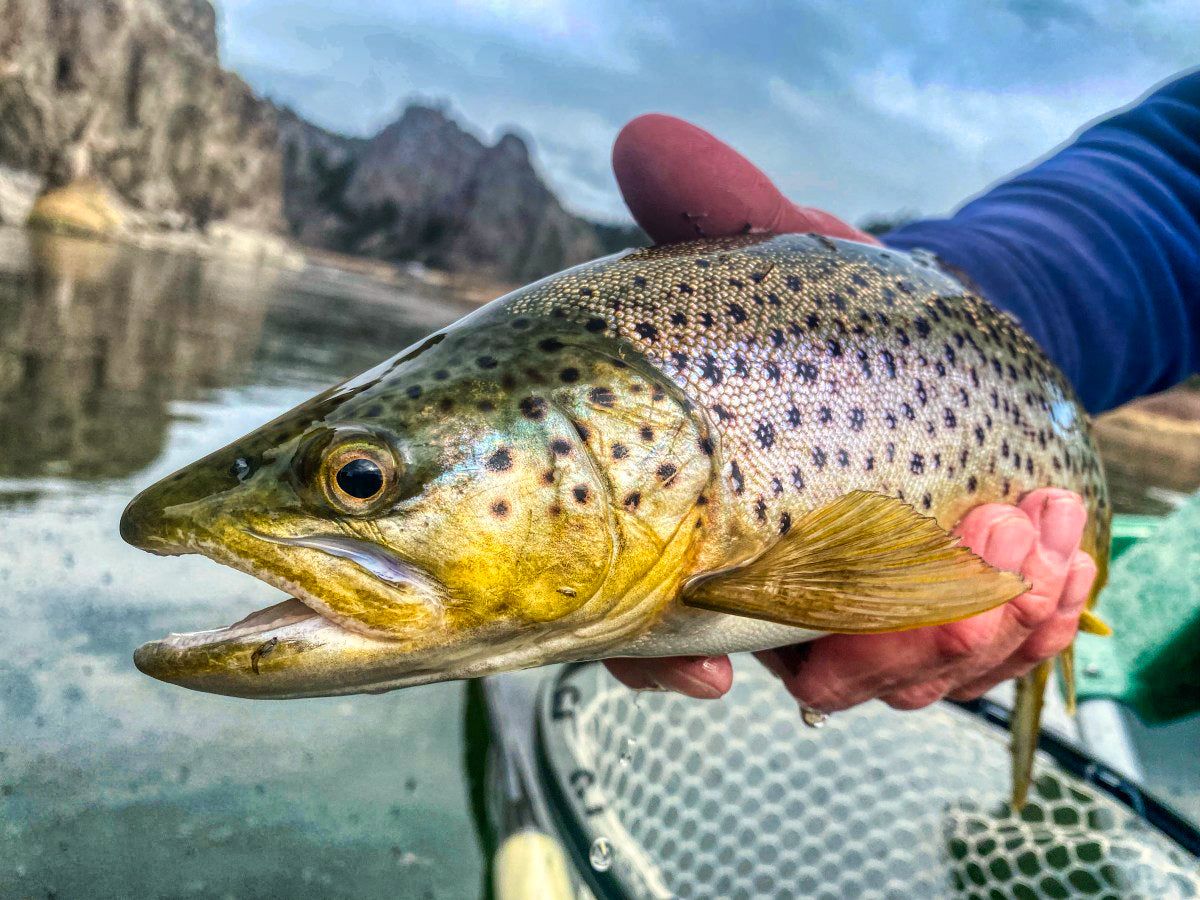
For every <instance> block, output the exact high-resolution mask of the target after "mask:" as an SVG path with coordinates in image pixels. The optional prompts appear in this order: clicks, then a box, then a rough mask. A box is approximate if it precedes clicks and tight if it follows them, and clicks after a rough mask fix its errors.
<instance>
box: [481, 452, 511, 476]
mask: <svg viewBox="0 0 1200 900" xmlns="http://www.w3.org/2000/svg"><path fill="white" fill-rule="evenodd" d="M512 464H513V463H512V454H511V453H510V452H509V451H508V450H505V449H500V450H497V451H496V452H495V453H493V454H492V455H491V456H489V457H488V458H487V462H486V463H484V465H486V466H487V467H488V468H489V469H490V470H491V471H493V472H507V471H508V470H509V469H511V468H512Z"/></svg>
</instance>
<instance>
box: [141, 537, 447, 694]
mask: <svg viewBox="0 0 1200 900" xmlns="http://www.w3.org/2000/svg"><path fill="white" fill-rule="evenodd" d="M243 533H244V534H245V535H246V536H249V537H252V538H255V539H257V542H261V544H262V545H265V546H267V547H270V546H275V547H278V546H279V545H292V546H299V547H302V548H308V549H312V550H317V551H319V552H323V553H327V554H328V555H330V556H333V557H337V558H340V559H342V560H345V561H346V564H348V565H349V566H350V567H351V568H356V569H364V570H366V572H368V573H370V574H371V575H373V576H375V577H378V573H377V572H374V571H372V569H371V568H370V565H369V564H370V563H372V562H373V563H374V564H375V567H376V568H378V567H379V566H383V565H385V564H387V565H388V568H387V569H386V572H387V573H388V574H389V575H390V576H391V577H390V578H389V579H388V580H390V581H392V583H393V584H411V585H412V586H413V587H416V588H417V589H418V590H429V589H430V588H431V586H432V584H433V581H432V579H430V578H429V577H428V576H427V575H425V574H424V573H422V572H420V571H419V570H417V569H416V567H414V566H411V565H408V564H402V563H400V561H399V560H396V559H395V558H393V557H391V556H390V554H386V552H385V551H382V550H380V549H379V548H376V551H375V554H374V555H373V556H371V555H364V554H369V552H370V551H371V548H372V547H374V545H370V544H369V543H368V542H366V541H361V542H356V541H355V540H354V539H351V538H343V537H333V536H312V537H298V538H277V537H269V536H267V535H263V534H259V533H255V532H250V531H245V532H243ZM331 548H332V549H331ZM339 551H340V552H339ZM154 552H157V553H163V554H170V555H182V554H191V553H198V554H200V555H203V556H206V557H208V558H209V559H212V560H213V561H214V562H217V563H220V564H222V565H226V566H229V567H230V568H234V569H237V570H239V571H242V572H245V573H247V574H249V575H252V576H254V577H255V578H257V579H259V580H260V581H263V582H265V583H267V584H270V585H271V586H272V587H276V588H279V589H281V590H283V591H284V592H285V593H287V594H289V595H290V596H288V597H287V599H284V600H282V601H281V602H279V603H275V604H273V605H272V606H268V607H266V608H264V609H259V610H256V611H254V612H251V613H250V614H249V615H247V616H245V617H244V618H242V619H240V620H238V621H237V622H235V623H233V624H232V625H227V626H224V627H219V628H211V629H206V630H203V631H193V632H182V633H172V634H168V635H167V636H166V637H163V638H160V639H159V640H156V641H150V642H148V643H146V644H143V645H142V646H140V647H138V648H137V650H136V651H135V652H134V655H133V661H134V665H135V666H137V668H138V670H139V671H141V672H143V673H144V674H146V675H149V676H151V677H152V678H156V679H158V680H160V681H165V682H168V683H170V684H176V685H179V686H181V687H186V688H191V689H193V690H199V691H204V692H208V693H217V694H225V695H229V696H236V697H253V698H265V699H291V698H296V697H316V696H333V695H339V694H349V693H363V692H376V691H384V690H391V689H393V688H397V687H405V686H409V685H415V684H425V683H428V682H431V681H438V680H442V679H444V678H447V677H454V676H452V675H449V674H446V671H445V662H446V661H445V660H444V659H442V658H439V657H441V656H442V655H441V654H439V653H438V652H437V648H436V646H430V642H429V641H428V640H425V641H417V640H414V639H413V638H405V637H404V636H401V635H381V634H379V633H374V632H372V631H371V630H370V629H367V628H364V627H363V626H362V624H361V623H359V622H357V621H355V620H353V619H351V618H349V617H347V616H344V615H339V614H338V613H337V612H336V611H335V610H334V609H332V608H331V607H330V606H329V604H328V603H327V602H326V601H325V600H323V599H322V598H320V597H318V596H316V595H315V594H313V593H312V592H311V591H309V590H308V589H306V588H305V587H304V585H302V584H299V583H297V582H296V581H294V580H292V579H290V578H287V577H284V576H282V575H279V574H277V573H276V572H273V571H271V570H270V568H267V567H264V566H263V565H262V563H261V562H257V561H254V560H251V559H248V558H246V557H243V556H241V555H240V554H236V553H234V552H232V551H230V550H228V549H227V548H225V547H224V546H222V545H221V544H213V543H210V542H208V541H200V540H196V539H193V540H189V541H188V542H187V544H186V545H183V546H174V547H166V546H164V545H162V544H160V545H158V546H156V547H155V548H154ZM355 554H357V555H358V557H359V558H357V559H356V558H354V557H355Z"/></svg>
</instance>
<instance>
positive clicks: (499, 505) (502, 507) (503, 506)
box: [492, 500, 508, 519]
mask: <svg viewBox="0 0 1200 900" xmlns="http://www.w3.org/2000/svg"><path fill="white" fill-rule="evenodd" d="M492 515H494V516H496V517H498V518H501V519H503V518H504V517H505V516H507V515H508V501H506V500H497V501H496V502H495V503H493V504H492Z"/></svg>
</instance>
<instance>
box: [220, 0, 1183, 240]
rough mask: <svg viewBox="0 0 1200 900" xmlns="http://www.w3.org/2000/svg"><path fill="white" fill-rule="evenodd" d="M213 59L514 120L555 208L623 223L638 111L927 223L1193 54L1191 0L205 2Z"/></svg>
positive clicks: (391, 106) (375, 112)
mask: <svg viewBox="0 0 1200 900" xmlns="http://www.w3.org/2000/svg"><path fill="white" fill-rule="evenodd" d="M216 5H217V8H218V15H219V21H220V37H221V41H222V59H223V62H224V63H225V65H226V66H227V67H229V68H232V69H233V70H234V71H236V72H238V73H239V74H240V75H241V76H242V77H243V78H245V79H246V80H247V81H248V82H249V83H250V85H251V86H252V87H254V88H255V89H256V90H257V91H258V92H259V93H261V94H264V95H266V96H269V97H271V98H272V99H274V100H276V101H277V102H281V103H284V104H287V105H289V106H291V107H292V108H293V109H295V110H297V111H298V112H299V113H301V114H302V115H304V116H305V117H307V118H309V119H310V120H311V121H313V122H315V123H317V124H319V125H321V126H323V127H326V128H329V129H331V130H334V131H338V132H342V133H345V134H353V135H361V136H369V135H371V134H373V133H374V132H376V131H377V130H379V129H380V128H382V127H383V126H384V125H386V124H387V123H388V122H390V121H391V120H393V119H394V118H395V117H396V116H397V115H398V114H399V112H400V111H401V110H402V109H403V107H404V106H405V105H406V104H407V103H409V102H412V101H414V100H416V101H422V102H433V103H437V104H440V105H444V106H445V107H446V109H447V111H448V112H449V113H450V114H451V115H453V116H454V117H455V118H456V119H457V120H458V121H459V123H460V124H461V125H463V127H465V128H466V129H467V130H469V131H471V132H473V133H475V134H476V135H477V136H479V137H480V138H481V139H483V140H485V141H488V142H491V141H494V140H495V139H497V138H498V137H499V136H500V135H501V134H503V133H504V132H505V131H515V132H516V133H518V134H520V135H522V136H523V137H525V138H526V139H528V140H529V141H530V143H531V145H532V147H533V153H534V159H535V164H536V165H537V166H538V168H539V170H540V171H541V172H542V174H543V176H544V177H545V178H546V179H547V181H548V182H549V184H550V186H551V187H552V188H553V189H554V190H555V191H556V193H557V194H558V195H559V197H560V198H561V199H562V200H563V202H564V204H565V205H566V206H567V207H568V208H570V209H572V210H573V211H575V212H578V213H581V214H583V215H587V216H590V217H592V218H597V219H602V220H606V221H621V220H627V219H628V214H627V213H626V212H625V210H624V206H623V205H622V203H621V198H620V193H619V191H618V190H617V186H616V182H615V180H614V179H613V177H612V172H611V169H610V166H609V158H610V157H609V155H610V151H611V147H612V141H613V138H614V137H615V136H616V134H617V132H618V131H619V130H620V128H621V126H622V125H623V124H624V123H625V122H627V121H628V120H629V119H631V118H633V117H634V116H636V115H638V114H640V113H644V112H663V113H670V114H672V115H677V116H680V117H683V118H686V119H689V120H690V121H692V122H695V123H696V124H698V125H700V126H702V127H704V128H706V129H708V130H709V131H711V132H713V133H714V134H716V135H717V136H719V137H721V138H722V139H724V140H726V141H727V142H729V143H731V144H732V145H733V146H735V147H737V148H738V149H739V150H740V151H742V152H743V153H744V154H746V155H747V156H749V157H750V158H751V159H752V160H754V161H755V162H756V163H757V164H758V165H759V166H760V167H761V168H762V169H763V170H764V171H765V172H766V173H767V174H768V175H769V176H771V178H772V179H773V180H774V181H775V182H776V183H777V184H778V185H779V186H780V187H781V188H782V189H783V190H784V191H785V193H787V194H788V195H789V196H790V197H791V198H792V199H793V200H796V201H797V202H799V203H803V204H805V205H811V206H818V207H822V208H825V209H828V210H829V211H831V212H833V213H835V214H837V215H840V216H842V217H843V218H845V219H847V220H849V221H852V222H861V221H863V220H864V219H866V218H868V217H870V216H873V215H879V214H882V215H890V214H894V213H896V212H897V211H900V210H911V211H919V212H921V213H923V214H927V215H934V214H944V213H947V212H949V211H951V210H952V209H954V208H955V207H957V206H959V205H961V203H963V202H964V201H965V200H967V199H969V198H970V197H971V196H974V195H976V194H978V193H979V192H981V191H982V190H984V189H985V188H986V187H987V186H988V185H989V184H991V183H993V182H995V181H996V180H998V179H1000V178H1002V177H1003V176H1005V175H1006V174H1008V173H1010V172H1012V171H1014V170H1017V169H1019V168H1023V167H1025V166H1027V165H1028V164H1029V163H1030V162H1032V161H1033V160H1035V159H1036V158H1038V157H1040V156H1042V155H1044V154H1046V153H1048V152H1050V151H1051V150H1052V149H1053V148H1054V147H1056V146H1058V145H1059V144H1061V143H1063V142H1064V141H1066V140H1069V139H1070V137H1071V136H1072V135H1073V134H1074V133H1075V132H1077V131H1078V130H1079V129H1080V128H1081V127H1082V126H1083V125H1085V124H1086V123H1088V122H1089V121H1092V120H1095V119H1096V118H1098V117H1101V116H1103V115H1104V114H1106V113H1107V112H1109V111H1110V110H1114V109H1116V108H1119V107H1121V106H1124V105H1126V104H1129V103H1131V102H1133V101H1135V100H1136V99H1137V98H1138V97H1139V96H1141V95H1142V94H1144V93H1145V92H1146V91H1148V90H1149V89H1150V88H1151V87H1153V86H1154V85H1156V84H1158V83H1160V82H1162V81H1163V80H1164V79H1167V78H1169V77H1170V76H1171V75H1172V74H1174V73H1177V72H1180V71H1182V70H1184V69H1187V68H1191V67H1195V66H1197V65H1200V41H1197V40H1196V39H1195V38H1196V35H1200V3H1197V2H1196V0H1040V2H1039V0H942V2H939V3H936V4H934V3H923V2H916V0H911V2H910V0H840V2H839V0H810V2H802V0H792V2H777V0H761V2H759V0H756V2H748V0H745V2H738V0H689V2H686V3H683V2H677V3H665V2H654V0H448V2H440V3H413V2H403V0H217V2H216Z"/></svg>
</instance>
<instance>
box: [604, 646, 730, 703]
mask: <svg viewBox="0 0 1200 900" xmlns="http://www.w3.org/2000/svg"><path fill="white" fill-rule="evenodd" d="M604 665H605V666H607V667H608V671H610V672H611V673H612V674H613V676H614V677H615V678H616V679H617V680H618V681H620V682H621V683H622V684H624V685H626V686H627V687H631V688H633V689H634V690H642V691H646V690H650V691H653V690H659V691H676V692H678V693H680V694H685V695H686V696H688V697H695V698H696V699H698V700H714V699H716V698H717V697H720V696H721V695H722V694H724V693H726V692H727V691H728V690H729V688H730V687H731V686H732V685H733V666H732V664H731V663H730V662H729V657H728V656H672V657H664V658H661V659H657V658H656V659H633V658H628V657H622V658H619V659H606V660H604Z"/></svg>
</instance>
